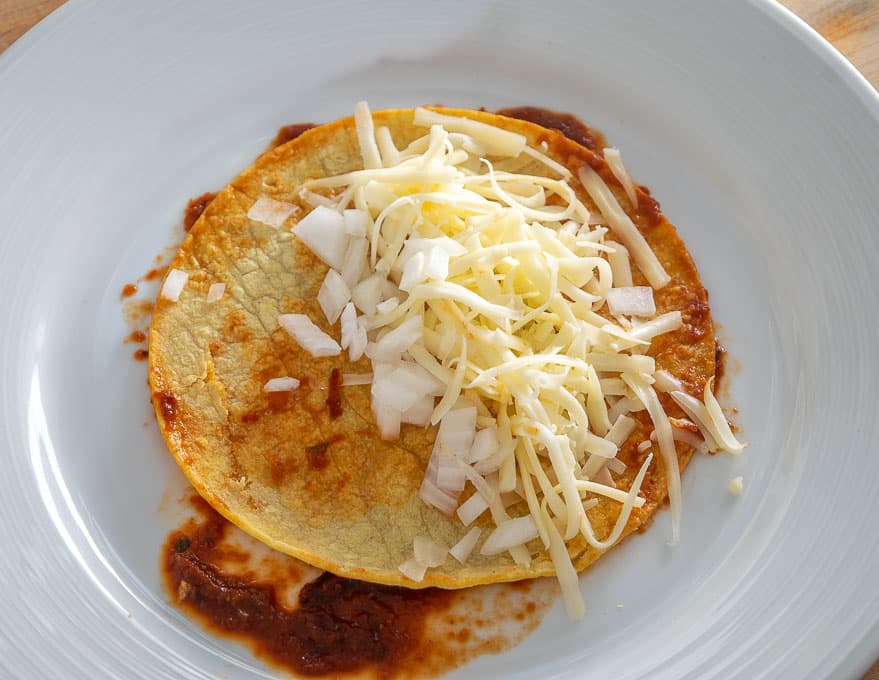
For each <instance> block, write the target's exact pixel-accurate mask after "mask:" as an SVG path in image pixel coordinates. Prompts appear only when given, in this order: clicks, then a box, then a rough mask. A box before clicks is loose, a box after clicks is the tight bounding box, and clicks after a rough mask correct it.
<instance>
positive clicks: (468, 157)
mask: <svg viewBox="0 0 879 680" xmlns="http://www.w3.org/2000/svg"><path fill="white" fill-rule="evenodd" d="M355 122H356V128H357V134H358V139H359V143H360V151H361V154H362V158H363V166H364V169H363V170H358V171H354V172H349V173H346V174H344V175H340V176H337V177H326V178H321V179H317V180H313V181H311V182H308V183H307V185H306V186H304V187H303V189H302V192H301V197H302V198H303V199H304V200H305V201H307V202H308V203H310V204H311V205H312V206H313V210H312V211H311V212H310V213H309V214H307V215H305V216H304V217H303V218H302V219H301V220H300V221H299V222H298V223H297V224H296V225H295V226H294V228H293V232H294V233H295V234H296V235H297V236H298V237H299V238H300V239H301V240H302V241H303V242H304V243H305V244H306V245H307V246H308V247H309V248H310V249H311V250H312V251H313V252H314V253H315V254H316V255H317V256H318V257H319V258H321V259H322V260H323V261H324V262H325V263H326V264H327V265H328V266H329V267H330V269H329V271H328V273H327V275H326V278H325V280H324V282H323V285H322V286H321V289H320V292H319V294H318V301H319V303H320V306H321V308H322V309H323V311H324V314H325V315H326V319H327V321H328V322H329V323H330V324H336V323H337V322H339V329H340V332H339V335H338V340H337V339H336V338H333V337H331V336H329V335H327V334H326V333H324V332H323V331H321V330H320V329H319V328H318V327H317V325H315V324H314V323H313V321H312V320H311V319H309V318H308V317H307V316H305V315H301V314H284V315H281V317H280V318H279V323H280V324H281V325H282V326H283V327H284V328H285V329H286V330H287V331H288V332H289V333H290V334H291V335H292V336H293V337H294V338H295V339H296V341H297V342H298V343H299V344H300V345H301V346H302V347H303V348H304V349H306V350H307V351H309V352H311V353H312V354H313V355H314V356H334V355H338V354H340V353H341V352H342V351H347V352H348V354H349V357H350V359H351V360H352V361H356V360H358V359H360V358H361V357H362V356H363V355H365V356H366V357H368V358H369V359H370V361H371V364H372V373H371V375H370V374H357V375H346V376H344V382H343V384H344V385H358V384H360V385H363V384H369V385H370V386H371V387H370V389H371V397H372V409H373V412H374V414H375V418H376V422H377V424H378V428H379V430H380V432H381V436H382V437H384V438H386V439H394V438H396V437H398V436H399V433H400V427H401V424H403V423H410V424H414V425H420V426H427V425H438V426H439V429H438V432H437V437H436V444H435V446H434V449H433V453H432V456H431V458H430V463H429V466H428V468H427V470H426V473H425V477H424V480H423V483H422V486H421V491H420V496H421V498H422V499H423V500H424V502H425V503H427V504H429V505H431V506H433V507H434V508H436V509H437V510H438V511H440V512H442V513H445V514H447V515H449V516H453V515H457V517H458V518H459V519H460V520H461V522H462V523H463V524H464V525H470V524H472V523H473V522H474V521H475V520H476V519H477V518H478V517H480V516H481V515H482V514H483V513H485V512H488V513H489V514H490V517H491V519H492V521H493V524H494V529H493V530H492V531H490V532H487V533H486V535H485V536H484V537H483V536H482V533H483V532H482V531H481V530H480V529H479V528H476V527H474V528H472V529H471V530H470V531H469V532H468V533H467V534H466V535H465V536H464V537H463V538H462V540H461V541H460V542H459V543H458V544H457V545H455V546H453V547H452V548H451V549H449V548H448V547H447V546H442V545H439V544H437V543H436V542H435V541H432V540H430V539H427V538H424V537H416V539H415V543H414V546H413V558H412V559H410V560H407V561H406V562H405V563H404V564H402V565H401V566H400V569H401V571H402V572H403V573H404V574H405V575H406V576H407V577H409V578H411V579H413V580H415V581H420V580H421V579H423V577H424V574H425V571H426V569H428V568H432V567H436V566H439V565H441V564H442V563H443V562H444V561H445V559H446V556H447V554H448V553H449V552H451V555H452V557H453V558H455V559H457V560H459V561H460V562H462V563H463V562H465V561H466V560H467V558H468V556H469V555H470V554H471V553H472V551H473V550H477V549H478V550H479V551H480V552H481V554H483V555H491V554H498V553H501V552H503V551H508V552H509V553H510V555H511V556H512V559H513V560H515V562H516V563H518V564H522V565H527V564H529V563H530V560H531V559H532V548H531V547H529V545H530V546H532V547H533V546H534V545H537V543H531V542H532V541H535V540H536V541H539V544H540V545H542V547H543V549H544V550H546V551H548V554H549V556H550V558H551V559H552V561H553V564H554V566H555V569H556V573H557V575H558V578H559V581H560V583H561V586H562V591H563V594H564V597H565V603H566V607H567V609H568V613H569V615H570V616H571V617H572V618H579V617H581V616H582V615H583V611H584V608H583V602H582V598H581V595H580V590H579V587H578V581H577V574H576V571H575V569H574V566H573V564H572V562H571V559H570V557H569V555H568V550H567V547H566V542H567V541H570V540H571V539H573V538H575V537H576V536H580V535H582V536H583V538H584V539H585V540H586V541H587V542H588V543H589V545H591V546H593V547H594V548H596V549H599V550H604V549H606V548H609V547H610V546H612V545H613V544H614V543H615V542H616V541H617V540H619V538H620V536H621V535H622V532H623V530H624V528H625V526H626V522H627V521H628V518H629V516H630V513H631V511H632V509H633V508H637V507H640V506H641V505H643V502H644V501H643V499H642V498H639V496H638V491H639V489H640V486H641V483H642V481H643V479H644V476H645V474H646V472H647V468H648V466H649V465H650V463H651V460H652V456H653V453H652V450H653V449H654V444H655V447H658V453H659V457H660V458H661V460H662V463H663V465H664V466H665V470H666V475H667V479H668V492H669V499H670V504H671V514H672V523H673V536H672V542H676V541H677V540H678V532H679V529H678V527H679V522H680V513H681V495H680V479H679V473H678V463H677V456H676V450H675V440H679V441H684V442H687V443H689V444H692V445H695V446H698V447H701V448H703V449H711V450H726V451H730V452H738V451H740V450H741V448H742V445H741V444H740V443H739V442H738V441H736V439H735V437H734V436H733V434H732V432H731V431H730V428H729V425H728V424H727V421H726V419H725V417H724V415H723V413H722V411H721V410H720V406H719V405H718V403H717V401H716V399H715V398H714V396H713V395H712V393H711V387H710V383H709V385H708V386H707V387H706V389H705V393H704V395H702V398H701V399H698V398H696V397H694V396H692V395H689V394H686V393H685V392H684V391H683V388H682V386H681V384H680V382H679V381H678V380H677V379H675V378H674V377H673V376H671V375H670V374H668V373H667V372H665V371H662V370H657V367H656V364H655V362H654V359H653V358H652V357H650V356H648V355H647V354H646V351H647V350H648V349H649V347H650V343H651V340H652V339H653V338H654V337H656V336H657V335H660V334H662V333H667V332H670V331H674V330H676V329H678V328H680V326H681V323H682V321H681V314H680V312H678V311H674V312H670V313H666V314H661V315H657V314H656V308H655V305H654V300H653V289H654V288H660V287H662V286H664V285H665V284H666V283H668V281H669V276H668V274H667V273H666V272H665V270H664V269H663V267H662V265H661V263H660V262H659V261H658V259H657V258H656V256H655V254H654V253H653V251H652V250H651V249H650V247H649V246H648V244H647V242H646V241H645V240H644V238H643V236H642V235H641V234H640V232H639V231H638V229H637V228H636V227H635V225H634V224H633V223H632V220H631V219H630V218H629V217H628V215H627V214H626V212H625V211H624V210H623V208H622V207H621V206H620V204H619V203H618V201H617V200H616V198H615V196H614V194H613V192H612V191H611V190H610V188H609V187H608V186H607V184H606V183H605V182H604V181H603V180H602V179H601V177H600V176H599V175H598V174H597V173H596V172H595V171H594V170H592V169H591V168H589V167H588V166H586V167H585V168H583V169H582V170H581V171H580V172H579V177H578V178H577V179H578V180H579V182H580V183H581V184H582V186H583V187H584V188H585V190H586V192H587V193H588V194H589V196H590V197H591V199H592V201H593V202H594V204H595V205H596V206H597V208H598V210H600V214H598V213H596V212H590V210H589V209H587V207H586V205H584V203H583V202H581V201H580V200H579V199H578V197H577V195H576V193H575V191H574V189H573V188H572V182H573V181H575V180H574V178H573V177H572V176H571V173H570V172H569V171H568V170H567V169H566V168H564V167H563V166H561V165H559V164H558V163H556V162H555V161H553V160H552V159H550V158H549V157H548V156H546V155H545V153H544V151H545V149H537V148H532V147H529V146H528V145H527V144H526V140H525V138H524V137H523V136H522V135H519V134H515V133H513V132H510V131H507V130H503V129H500V128H497V127H493V126H490V125H487V124H485V123H482V122H477V121H474V120H470V119H467V118H459V117H452V116H447V115H442V114H439V113H437V112H433V111H430V110H426V109H417V110H416V113H415V121H414V122H415V124H416V125H420V126H424V127H425V128H426V129H428V130H429V132H427V134H425V135H424V136H423V137H421V138H419V139H416V140H415V141H413V142H412V143H411V144H409V145H408V147H406V148H405V149H398V148H397V147H396V146H395V145H394V142H393V140H392V138H391V134H390V131H389V130H388V129H387V128H384V127H379V128H374V126H373V120H372V116H371V114H370V112H369V109H368V107H367V105H366V104H365V103H360V104H358V106H357V108H356V110H355ZM605 156H606V158H607V159H608V162H609V165H610V167H611V169H612V172H613V173H614V174H615V175H616V176H617V178H618V179H619V180H620V182H621V184H622V186H623V187H624V188H625V189H626V191H627V192H628V193H629V198H630V200H631V201H632V202H633V203H634V202H635V201H637V195H636V194H635V192H634V188H633V184H632V182H631V179H630V178H629V176H628V173H627V172H626V170H625V168H624V166H623V165H622V160H621V159H620V156H619V152H618V151H616V150H610V149H608V150H606V152H605ZM499 159H521V161H522V162H521V163H518V166H519V167H522V166H523V165H524V164H525V163H526V162H527V163H528V164H529V165H530V166H531V167H534V164H535V162H536V163H539V164H540V165H542V172H541V173H540V174H536V175H533V174H519V173H516V172H510V171H500V170H496V169H495V168H494V163H495V162H497V161H498V160H499ZM269 200H270V199H264V198H261V199H259V200H258V201H257V202H256V203H255V204H254V207H253V208H252V209H251V211H250V213H249V216H250V217H251V218H252V219H257V220H259V221H263V222H266V223H267V224H270V225H271V226H273V227H275V228H279V227H280V226H281V223H282V222H283V221H284V219H286V218H287V217H288V216H289V215H290V214H291V213H292V204H284V203H281V202H278V201H272V202H271V203H268V201H269ZM609 231H611V232H612V234H613V236H614V238H615V239H617V241H613V240H611V239H610V238H609V236H610V234H609ZM632 265H634V266H636V267H637V268H638V269H639V270H640V271H641V272H642V273H643V275H644V276H645V278H646V279H647V280H648V282H649V283H650V286H644V287H641V286H633V285H632V273H631V272H632V270H631V267H632ZM170 278H171V277H170V276H169V279H170ZM171 292H172V293H173V292H176V293H177V294H178V295H179V291H176V289H172V291H171ZM604 310H607V311H606V312H604ZM599 312H603V314H604V315H602V314H599ZM608 316H609V317H612V318H613V319H615V321H610V320H609V319H608V318H607V317H608ZM294 383H295V381H292V380H289V379H288V380H283V379H281V380H279V379H274V380H273V381H269V384H267V386H266V389H269V390H277V389H295V388H296V387H297V386H298V385H297V384H294ZM657 391H660V392H668V393H670V395H671V397H672V398H673V399H674V400H675V401H676V403H678V404H679V405H680V406H681V408H682V409H683V410H684V411H685V413H686V414H687V415H688V416H689V419H686V420H685V419H674V418H669V417H667V415H666V413H665V412H664V410H663V407H662V405H661V403H660V400H659V398H658V396H657ZM643 409H646V410H647V412H648V414H649V416H650V418H651V419H652V422H653V425H654V433H653V436H652V437H651V439H650V440H649V441H645V442H642V444H641V450H642V451H648V450H650V451H651V453H650V454H649V455H647V457H646V460H645V462H644V464H643V466H642V467H641V469H640V470H639V471H638V473H637V475H636V477H635V479H634V483H633V484H632V485H631V487H630V488H629V489H618V488H617V487H616V484H615V482H614V477H615V475H619V474H620V473H622V472H623V471H624V470H625V466H624V465H623V464H622V463H621V462H620V461H619V460H617V459H616V454H617V452H618V450H619V447H620V446H621V445H622V444H623V442H624V441H626V439H627V438H628V437H629V435H630V434H631V433H632V431H633V430H634V427H635V421H634V419H633V418H632V417H631V416H630V415H629V414H630V413H632V412H634V411H640V410H643ZM467 482H470V484H471V485H472V487H473V492H472V493H471V494H470V495H468V496H466V499H465V500H464V501H463V502H461V499H462V496H463V492H464V490H465V487H466V484H467ZM599 497H605V498H608V499H612V500H613V501H615V502H618V503H619V504H620V513H619V517H618V520H617V522H616V525H615V526H614V528H613V530H612V531H611V533H610V534H609V535H607V536H603V537H599V536H597V535H596V534H595V531H594V530H593V528H592V525H591V523H590V521H589V516H588V514H587V510H588V509H589V508H590V507H593V506H594V505H596V504H597V503H598V500H597V499H598V498H599ZM522 500H524V501H525V504H526V505H527V510H528V513H527V514H524V515H521V516H511V514H510V513H508V511H507V508H508V507H509V506H510V505H511V504H513V503H516V502H520V501H522Z"/></svg>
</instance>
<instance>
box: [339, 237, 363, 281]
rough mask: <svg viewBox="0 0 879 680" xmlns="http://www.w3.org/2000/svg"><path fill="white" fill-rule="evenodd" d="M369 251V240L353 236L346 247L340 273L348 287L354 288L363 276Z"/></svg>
mask: <svg viewBox="0 0 879 680" xmlns="http://www.w3.org/2000/svg"><path fill="white" fill-rule="evenodd" d="M368 252H369V241H367V240H366V239H365V238H363V237H361V236H352V237H351V238H350V239H349V240H348V247H347V248H346V249H345V257H344V259H343V260H342V269H341V270H340V272H339V273H340V274H341V275H342V280H343V281H344V282H345V285H346V286H348V288H349V289H350V288H353V287H354V286H356V285H357V284H358V282H359V281H360V279H361V278H362V277H363V272H364V271H365V270H366V255H367V253H368Z"/></svg>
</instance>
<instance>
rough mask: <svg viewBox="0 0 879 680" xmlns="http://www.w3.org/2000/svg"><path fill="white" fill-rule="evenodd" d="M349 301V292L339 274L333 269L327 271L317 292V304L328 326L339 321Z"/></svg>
mask: <svg viewBox="0 0 879 680" xmlns="http://www.w3.org/2000/svg"><path fill="white" fill-rule="evenodd" d="M350 299H351V291H349V290H348V286H347V285H345V282H344V281H343V280H342V277H341V276H340V275H339V273H338V272H337V271H336V270H335V269H330V270H328V271H327V275H326V276H325V277H324V280H323V283H322V284H321V286H320V290H319V291H318V292H317V303H318V304H319V305H320V308H321V309H322V310H323V313H324V316H325V317H326V318H327V321H328V322H329V323H330V324H334V323H336V321H338V320H339V316H340V315H341V314H342V310H343V309H344V308H345V305H347V304H348V301H349V300H350Z"/></svg>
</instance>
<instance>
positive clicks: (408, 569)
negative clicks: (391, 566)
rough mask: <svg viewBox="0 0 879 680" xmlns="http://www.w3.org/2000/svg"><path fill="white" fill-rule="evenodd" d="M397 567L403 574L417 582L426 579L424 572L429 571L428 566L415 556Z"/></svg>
mask: <svg viewBox="0 0 879 680" xmlns="http://www.w3.org/2000/svg"><path fill="white" fill-rule="evenodd" d="M397 569H399V571H400V573H401V574H403V576H405V577H406V578H408V579H409V580H410V581H415V582H416V583H421V582H422V581H423V580H424V574H426V573H427V567H426V566H425V565H423V564H421V563H420V562H419V561H418V560H416V559H415V558H410V559H408V560H406V561H405V562H403V564H401V565H400V566H399V567H397Z"/></svg>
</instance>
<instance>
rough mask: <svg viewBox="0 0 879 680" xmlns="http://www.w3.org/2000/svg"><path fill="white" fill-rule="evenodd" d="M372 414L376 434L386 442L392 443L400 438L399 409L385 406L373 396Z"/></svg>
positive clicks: (400, 415)
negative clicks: (376, 429)
mask: <svg viewBox="0 0 879 680" xmlns="http://www.w3.org/2000/svg"><path fill="white" fill-rule="evenodd" d="M372 413H373V415H374V416H375V422H376V425H378V433H379V435H381V438H382V439H384V440H386V441H393V440H395V439H398V438H399V437H400V422H401V417H402V414H401V413H400V410H399V409H396V408H394V407H393V406H387V405H385V404H383V403H382V402H381V401H380V400H378V399H376V398H375V396H374V395H373V399H372Z"/></svg>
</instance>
